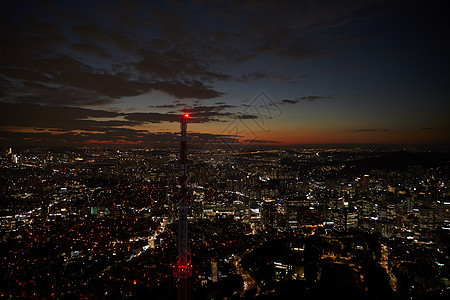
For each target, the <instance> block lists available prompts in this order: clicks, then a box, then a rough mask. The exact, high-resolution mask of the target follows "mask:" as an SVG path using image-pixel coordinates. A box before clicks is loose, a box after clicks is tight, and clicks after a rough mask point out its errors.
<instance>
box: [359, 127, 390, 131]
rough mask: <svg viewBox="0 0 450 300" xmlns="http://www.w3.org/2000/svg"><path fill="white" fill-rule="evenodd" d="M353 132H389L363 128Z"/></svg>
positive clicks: (384, 129)
mask: <svg viewBox="0 0 450 300" xmlns="http://www.w3.org/2000/svg"><path fill="white" fill-rule="evenodd" d="M355 131H356V132H375V131H382V132H389V130H388V129H386V128H382V129H374V128H364V129H357V130H355Z"/></svg>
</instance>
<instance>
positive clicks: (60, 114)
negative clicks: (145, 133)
mask: <svg viewBox="0 0 450 300" xmlns="http://www.w3.org/2000/svg"><path fill="white" fill-rule="evenodd" d="M119 116H121V114H119V113H116V112H109V111H104V110H93V109H84V108H75V107H48V106H40V105H36V104H12V103H3V102H0V127H1V128H4V129H5V128H10V127H23V128H46V129H56V130H63V131H67V130H84V131H97V130H108V129H110V128H111V127H114V126H131V125H136V124H139V123H138V122H135V121H127V120H124V121H122V120H113V119H114V118H116V117H119ZM93 118H96V120H94V119H93ZM99 119H100V120H99ZM101 119H103V120H101Z"/></svg>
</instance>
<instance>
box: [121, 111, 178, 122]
mask: <svg viewBox="0 0 450 300" xmlns="http://www.w3.org/2000/svg"><path fill="white" fill-rule="evenodd" d="M125 118H126V119H127V120H130V121H137V122H147V123H161V122H179V121H180V115H179V114H178V115H177V114H164V113H130V114H127V115H126V116H125Z"/></svg>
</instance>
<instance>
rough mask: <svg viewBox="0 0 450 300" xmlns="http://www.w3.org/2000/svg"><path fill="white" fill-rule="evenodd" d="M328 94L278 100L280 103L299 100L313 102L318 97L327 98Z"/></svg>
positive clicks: (297, 101)
mask: <svg viewBox="0 0 450 300" xmlns="http://www.w3.org/2000/svg"><path fill="white" fill-rule="evenodd" d="M329 98H331V97H330V96H304V97H299V98H296V99H283V100H281V101H280V104H296V103H299V102H300V101H307V102H314V101H317V100H320V99H329Z"/></svg>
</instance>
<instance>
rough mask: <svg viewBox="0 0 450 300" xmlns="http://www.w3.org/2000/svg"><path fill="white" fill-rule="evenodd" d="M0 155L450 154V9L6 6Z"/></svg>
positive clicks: (238, 4)
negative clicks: (318, 148)
mask: <svg viewBox="0 0 450 300" xmlns="http://www.w3.org/2000/svg"><path fill="white" fill-rule="evenodd" d="M0 15H1V19H0V22H1V26H0V31H1V34H0V38H1V44H0V47H1V48H0V50H1V52H0V53H1V56H0V86H1V89H0V145H2V146H24V145H30V146H32V145H33V146H34V145H42V146H83V145H95V146H96V145H122V144H128V145H133V146H139V147H140V146H142V147H144V146H150V147H157V146H162V145H166V144H168V145H174V142H177V141H178V136H177V135H178V130H179V124H178V121H179V116H180V112H181V111H183V110H184V109H185V108H186V109H188V110H189V111H190V112H192V114H191V115H192V118H191V121H190V124H189V127H188V129H189V136H190V143H198V144H208V143H224V142H225V143H231V144H234V143H241V144H247V143H255V144H277V145H289V144H318V143H327V144H328V143H368V144H400V145H403V144H404V145H409V144H432V145H435V144H436V145H449V144H450V134H449V128H450V54H449V53H450V22H449V15H448V10H447V9H445V8H444V1H416V0H405V1H403V0H399V1H392V0H391V1H389V0H385V1H382V0H378V1H376V0H367V1H350V0H348V1H347V0H340V1H331V0H315V1H313V0H310V1H302V0H292V1H261V0H253V1H209V0H205V1H202V0H196V1H137V0H134V1H111V0H109V1H8V0H5V1H1V2H0Z"/></svg>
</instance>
